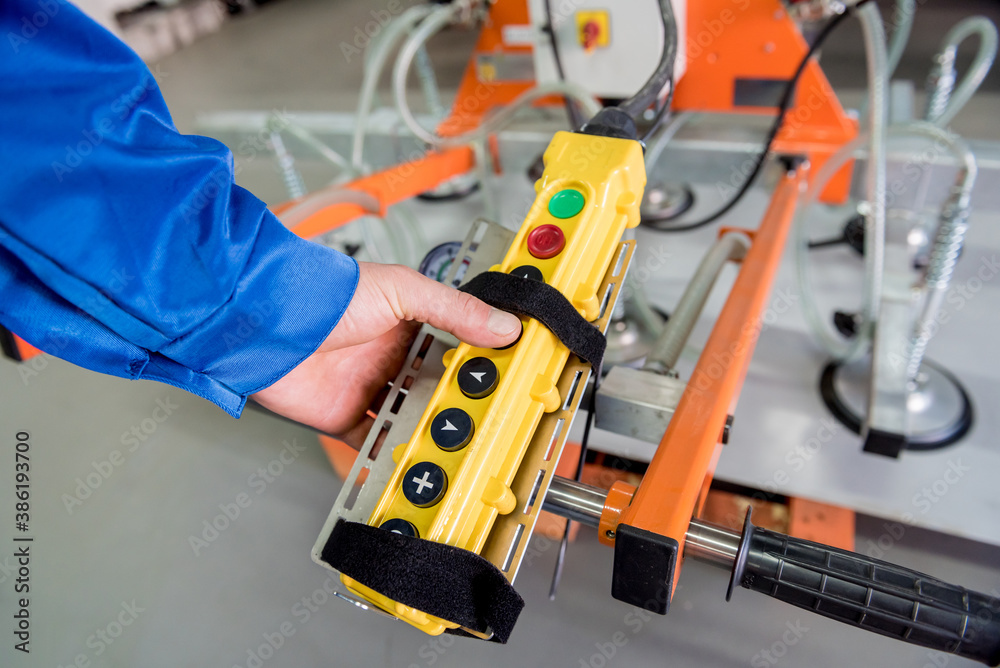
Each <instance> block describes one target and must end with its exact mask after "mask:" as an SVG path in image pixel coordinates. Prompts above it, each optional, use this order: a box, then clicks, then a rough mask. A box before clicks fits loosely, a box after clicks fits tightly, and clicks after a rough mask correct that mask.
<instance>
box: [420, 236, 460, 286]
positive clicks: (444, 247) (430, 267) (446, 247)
mask: <svg viewBox="0 0 1000 668" xmlns="http://www.w3.org/2000/svg"><path fill="white" fill-rule="evenodd" d="M460 250H462V242H461V241H446V242H445V243H443V244H439V245H437V246H435V247H434V248H432V249H431V250H430V252H429V253H427V255H426V256H425V257H424V259H423V260H422V261H421V262H420V267H419V268H418V271H419V272H420V273H421V274H423V275H424V276H427V277H429V278H433V279H434V280H435V281H438V282H439V283H443V282H444V279H445V276H447V275H448V271H449V270H450V269H451V265H452V263H454V261H455V258H456V257H458V252H459V251H460ZM462 265H463V266H461V267H459V269H458V272H457V274H456V275H455V285H456V286H457V285H458V284H459V283H460V282H461V281H462V277H463V276H465V271H466V269H468V266H469V260H468V259H466V260H463V262H462Z"/></svg>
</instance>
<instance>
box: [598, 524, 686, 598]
mask: <svg viewBox="0 0 1000 668" xmlns="http://www.w3.org/2000/svg"><path fill="white" fill-rule="evenodd" d="M679 553H680V546H679V545H678V543H677V541H676V540H674V539H673V538H668V537H666V536H661V535H659V534H655V533H653V532H651V531H646V530H645V529H638V528H636V527H632V526H629V525H627V524H619V525H618V527H617V528H616V529H615V565H614V572H613V573H612V576H611V595H612V596H614V597H615V598H616V599H618V600H619V601H622V602H624V603H629V604H631V605H634V606H636V607H639V608H643V609H645V610H649V611H650V612H655V613H656V614H658V615H665V614H667V610H668V609H669V608H670V597H671V595H672V593H673V592H672V589H673V586H674V569H675V568H676V566H677V558H678V555H679Z"/></svg>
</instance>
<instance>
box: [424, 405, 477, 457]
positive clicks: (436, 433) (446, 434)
mask: <svg viewBox="0 0 1000 668" xmlns="http://www.w3.org/2000/svg"><path fill="white" fill-rule="evenodd" d="M475 431H476V426H475V425H474V424H473V423H472V418H471V417H469V414H468V413H466V412H465V411H463V410H462V409H461V408H446V409H444V410H443V411H441V412H440V413H438V414H437V415H436V416H435V417H434V419H433V420H432V421H431V438H433V439H434V443H435V444H437V446H438V447H439V448H441V449H442V450H447V451H448V452H455V451H456V450H461V449H462V448H464V447H465V446H467V445H468V444H469V441H471V440H472V435H473V434H474V433H475Z"/></svg>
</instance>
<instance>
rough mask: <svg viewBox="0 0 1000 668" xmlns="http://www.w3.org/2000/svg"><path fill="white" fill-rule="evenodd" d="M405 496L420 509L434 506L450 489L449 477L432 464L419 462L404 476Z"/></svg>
mask: <svg viewBox="0 0 1000 668" xmlns="http://www.w3.org/2000/svg"><path fill="white" fill-rule="evenodd" d="M402 486H403V496H405V497H406V500H407V501H409V502H410V503H412V504H413V505H415V506H417V507H418V508H427V507H428V506H433V505H434V504H435V503H437V502H438V501H440V500H441V497H443V496H444V492H445V490H446V489H448V476H447V475H445V472H444V471H443V470H442V469H441V467H440V466H438V465H437V464H434V463H432V462H418V463H417V464H414V465H413V466H411V467H410V470H408V471H407V472H406V475H404V476H403V483H402Z"/></svg>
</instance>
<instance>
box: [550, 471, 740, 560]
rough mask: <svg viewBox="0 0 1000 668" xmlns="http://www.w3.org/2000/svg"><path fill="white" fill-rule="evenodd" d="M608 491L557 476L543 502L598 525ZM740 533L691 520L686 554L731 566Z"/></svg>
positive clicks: (557, 511) (560, 512) (561, 513)
mask: <svg viewBox="0 0 1000 668" xmlns="http://www.w3.org/2000/svg"><path fill="white" fill-rule="evenodd" d="M607 494H608V493H607V491H605V490H603V489H601V488H600V487H594V486H593V485H586V484H584V483H582V482H575V481H573V480H570V479H568V478H561V477H559V476H554V477H553V478H552V483H551V484H550V485H549V491H548V493H547V494H546V495H545V501H544V502H543V504H542V508H543V509H544V510H547V511H549V512H550V513H555V514H556V515H559V516H561V517H568V518H569V519H571V520H573V521H575V522H579V523H580V524H583V525H586V526H589V527H594V528H597V527H598V526H599V525H600V523H601V513H602V512H604V499H605V497H607ZM739 546H740V534H739V533H737V532H735V531H730V530H729V529H726V528H724V527H720V526H716V525H714V524H710V523H708V522H703V521H701V520H696V519H694V520H691V524H690V526H689V527H688V530H687V533H686V534H685V538H684V556H685V557H691V558H693V559H697V560H698V561H704V562H706V563H710V564H714V565H715V566H721V567H722V568H725V569H730V568H732V566H733V562H734V561H735V560H736V553H737V551H738V550H739Z"/></svg>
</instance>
